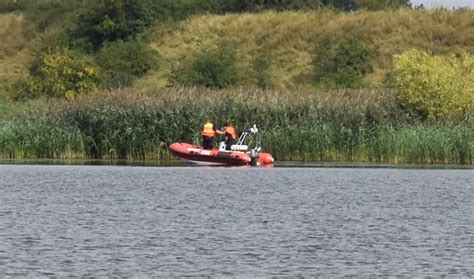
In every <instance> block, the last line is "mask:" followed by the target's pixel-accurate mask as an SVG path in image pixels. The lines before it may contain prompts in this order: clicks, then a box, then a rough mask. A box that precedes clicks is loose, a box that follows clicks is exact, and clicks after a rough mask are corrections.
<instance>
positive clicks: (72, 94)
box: [25, 51, 101, 100]
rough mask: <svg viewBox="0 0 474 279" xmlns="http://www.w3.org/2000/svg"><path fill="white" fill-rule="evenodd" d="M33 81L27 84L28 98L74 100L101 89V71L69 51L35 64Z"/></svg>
mask: <svg viewBox="0 0 474 279" xmlns="http://www.w3.org/2000/svg"><path fill="white" fill-rule="evenodd" d="M30 72H31V76H32V78H31V79H30V80H28V81H27V82H26V90H25V91H26V92H25V94H27V95H29V96H38V95H46V96H48V97H50V98H51V97H57V98H66V99H69V100H71V99H75V98H76V97H77V96H80V95H85V94H87V93H88V92H89V91H92V90H95V89H97V88H98V87H99V85H100V83H101V79H100V76H99V71H98V68H97V67H96V66H95V65H94V64H93V63H92V62H91V61H89V60H87V59H85V58H80V57H77V56H74V55H73V54H72V53H70V52H67V51H52V52H48V53H44V54H42V55H40V56H39V58H38V59H37V60H36V61H34V62H33V64H32V67H31V69H30Z"/></svg>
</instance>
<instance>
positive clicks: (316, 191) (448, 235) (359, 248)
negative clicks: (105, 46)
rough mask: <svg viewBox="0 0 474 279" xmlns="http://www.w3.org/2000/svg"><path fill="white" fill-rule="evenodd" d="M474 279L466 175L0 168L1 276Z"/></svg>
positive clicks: (472, 209) (470, 191)
mask: <svg viewBox="0 0 474 279" xmlns="http://www.w3.org/2000/svg"><path fill="white" fill-rule="evenodd" d="M346 275H347V276H351V275H355V276H364V277H367V276H387V275H398V276H404V277H413V276H434V277H439V276H443V275H445V276H448V277H473V276H474V170H472V169H465V170H439V169H438V170H426V169H423V170H420V169H386V168H383V169H374V168H352V169H351V168H269V169H260V168H207V167H127V166H28V165H0V277H5V276H14V277H16V276H21V277H23V276H25V277H44V276H46V277H48V276H57V277H65V276H80V277H85V276H119V277H122V276H140V277H141V276H145V277H149V276H158V277H182V276H198V277H202V276H211V277H242V278H243V277H245V278H246V277H274V276H287V277H295V276H305V277H312V276H326V277H334V276H346Z"/></svg>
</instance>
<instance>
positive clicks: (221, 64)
mask: <svg viewBox="0 0 474 279" xmlns="http://www.w3.org/2000/svg"><path fill="white" fill-rule="evenodd" d="M235 63H236V52H235V48H234V47H232V44H231V43H220V44H218V45H217V46H215V47H212V48H208V49H204V50H202V51H201V52H200V53H199V54H198V55H197V56H196V57H195V58H194V61H192V62H191V63H190V64H189V65H184V66H183V67H182V68H181V69H177V70H175V71H174V72H173V74H172V77H171V81H172V82H173V83H181V84H186V85H202V86H206V87H211V88H226V87H229V86H231V85H235V84H236V83H237V82H238V80H239V77H238V72H237V69H236V66H235Z"/></svg>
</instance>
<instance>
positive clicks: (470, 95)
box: [390, 49, 474, 118]
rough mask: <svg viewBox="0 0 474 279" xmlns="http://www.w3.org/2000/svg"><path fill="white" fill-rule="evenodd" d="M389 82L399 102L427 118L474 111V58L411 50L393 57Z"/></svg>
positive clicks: (471, 56)
mask: <svg viewBox="0 0 474 279" xmlns="http://www.w3.org/2000/svg"><path fill="white" fill-rule="evenodd" d="M390 75H391V78H390V82H391V83H392V85H393V86H394V87H395V88H396V89H398V94H399V95H398V97H399V100H400V103H401V104H402V105H403V106H404V107H406V108H407V109H409V110H411V111H414V112H416V113H418V114H420V115H421V116H423V117H427V118H440V117H454V116H459V115H465V114H466V113H472V110H473V108H474V56H473V55H471V54H468V53H463V54H462V55H460V56H459V57H456V56H454V55H451V56H448V57H444V56H439V55H433V54H432V53H430V52H426V51H420V50H414V49H413V50H409V51H406V52H404V53H403V54H401V55H396V56H395V58H394V67H393V70H392V72H391V74H390Z"/></svg>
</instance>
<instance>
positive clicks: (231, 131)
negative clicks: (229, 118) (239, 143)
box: [224, 126, 237, 140]
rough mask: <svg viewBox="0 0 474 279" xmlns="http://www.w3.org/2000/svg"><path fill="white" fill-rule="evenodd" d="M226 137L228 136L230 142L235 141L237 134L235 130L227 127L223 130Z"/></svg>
mask: <svg viewBox="0 0 474 279" xmlns="http://www.w3.org/2000/svg"><path fill="white" fill-rule="evenodd" d="M224 132H225V133H226V134H227V135H229V136H230V139H231V140H236V139H237V132H236V131H235V128H234V127H232V126H228V127H226V128H225V131H224Z"/></svg>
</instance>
